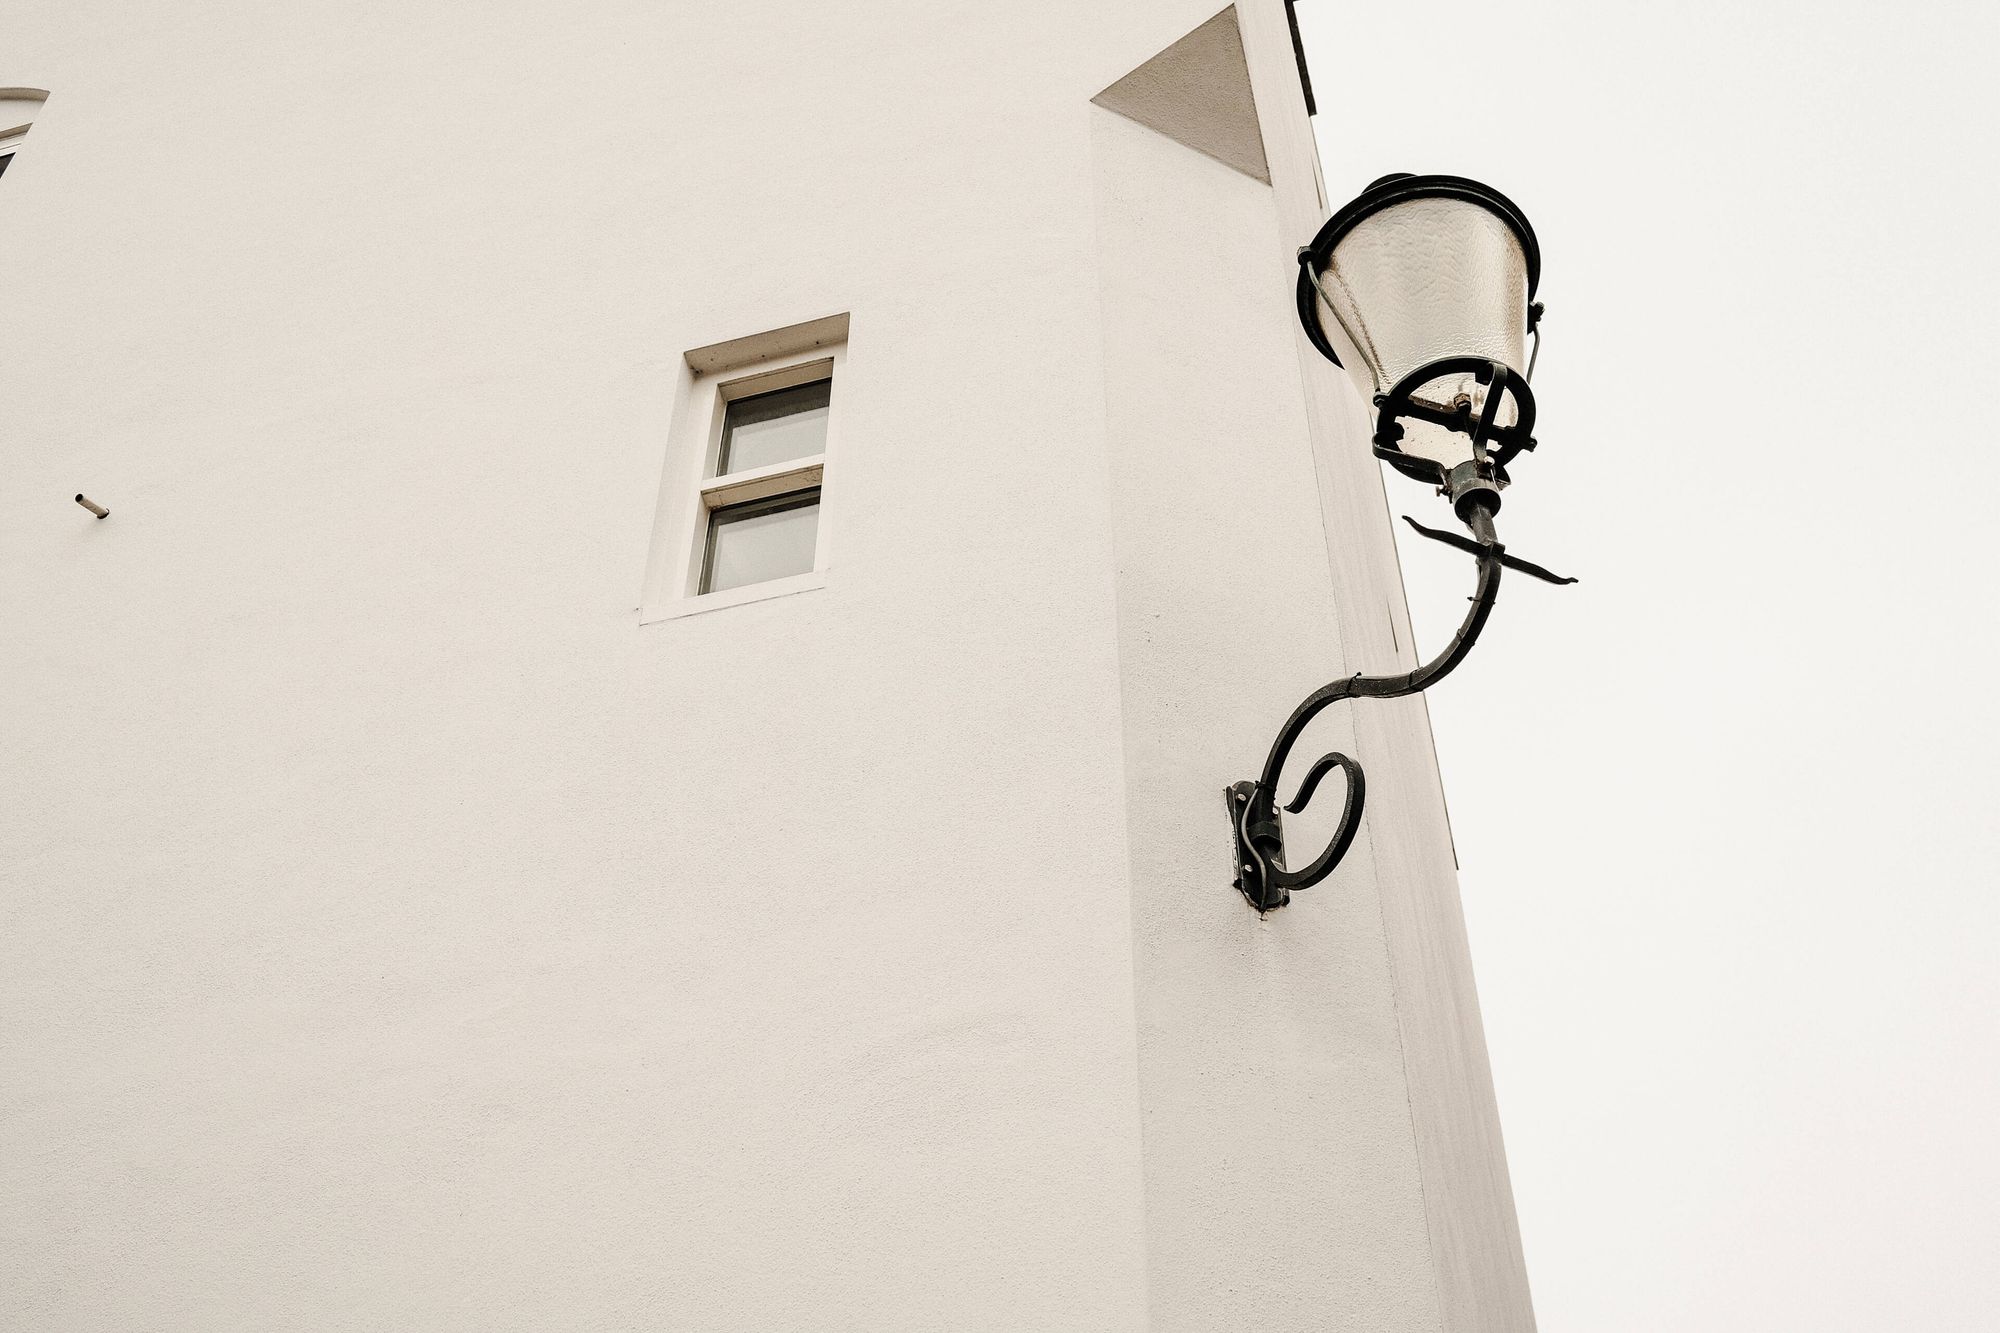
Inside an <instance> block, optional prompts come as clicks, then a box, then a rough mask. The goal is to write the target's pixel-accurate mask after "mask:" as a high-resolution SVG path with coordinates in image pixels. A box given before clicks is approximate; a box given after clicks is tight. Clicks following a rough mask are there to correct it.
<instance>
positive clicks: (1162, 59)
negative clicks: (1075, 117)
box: [1090, 5, 1271, 185]
mask: <svg viewBox="0 0 2000 1333" xmlns="http://www.w3.org/2000/svg"><path fill="white" fill-rule="evenodd" d="M1090 100H1091V101H1093V102H1095V103H1097V105H1099V106H1101V107H1103V108H1105V109H1106V110H1107V111H1116V112H1117V113H1118V114H1119V115H1121V116H1124V117H1126V118H1127V119H1128V120H1136V121H1138V122H1139V123H1140V124H1141V125H1144V126H1145V127H1146V128H1147V129H1150V130H1158V131H1159V132H1160V133H1161V134H1164V135H1166V136H1167V137H1168V138H1169V139H1173V140H1175V141H1176V142H1179V143H1183V144H1186V145H1187V146H1188V147H1189V148H1192V149H1194V150H1195V151H1196V152H1198V153H1206V154H1207V155H1208V156H1210V157H1212V158H1214V159H1215V160H1216V161H1218V162H1221V163H1223V164H1224V165H1225V166H1231V167H1234V168H1236V169H1237V170H1238V171H1240V172H1242V173H1243V174H1244V175H1246V176H1249V177H1252V178H1253V179H1256V180H1260V181H1262V182H1264V184H1266V185H1269V184H1270V183H1271V169H1270V167H1269V165H1268V164H1267V163H1266V162H1265V160H1264V134H1263V131H1262V130H1260V129H1258V127H1257V99H1256V98H1255V97H1254V96H1253V95H1252V94H1251V92H1250V66H1249V63H1248V62H1247V61H1245V60H1244V58H1243V34H1242V32H1241V31H1240V30H1239V29H1238V28H1237V26H1236V6H1235V5H1231V6H1230V7H1229V8H1227V9H1225V10H1223V11H1222V12H1221V13H1220V14H1217V15H1216V16H1215V17H1214V18H1212V19H1210V20H1209V21H1208V22H1206V23H1204V24H1202V25H1201V26H1200V27H1199V28H1196V29H1195V30H1194V31H1193V32H1191V33H1189V34H1188V35H1187V36H1185V37H1183V38H1181V39H1180V40H1179V41H1178V42H1175V43H1174V44H1173V45H1172V46H1170V47H1168V48H1167V49H1166V50H1164V51H1162V52H1160V53H1159V54H1158V55H1156V56H1154V57H1153V58H1152V59H1151V60H1148V61H1147V62H1146V63H1145V64H1143V65H1141V66H1139V68H1137V69H1135V70H1133V71H1132V72H1131V73H1130V74H1127V75H1126V76H1125V77H1124V78H1122V79H1120V80H1118V82H1116V83H1114V84H1112V85H1111V86H1110V87H1109V88H1106V89H1105V90H1104V91H1103V92H1101V93H1099V94H1098V95H1097V96H1095V97H1093V98H1091V99H1090Z"/></svg>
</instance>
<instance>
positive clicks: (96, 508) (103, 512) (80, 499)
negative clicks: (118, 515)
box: [76, 491, 111, 518]
mask: <svg viewBox="0 0 2000 1333" xmlns="http://www.w3.org/2000/svg"><path fill="white" fill-rule="evenodd" d="M76 502H77V503H78V504H80V505H82V506H83V507H84V508H85V509H88V510H89V511H90V512H91V513H93V514H95V515H97V516H98V517H99V518H110V517H111V511H110V510H109V509H106V508H105V507H104V506H103V505H101V504H96V503H94V502H93V501H92V500H91V499H90V497H89V496H87V495H85V494H84V493H83V492H82V491H78V492H77V493H76Z"/></svg>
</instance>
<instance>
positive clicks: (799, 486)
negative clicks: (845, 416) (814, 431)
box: [640, 321, 847, 624]
mask: <svg viewBox="0 0 2000 1333" xmlns="http://www.w3.org/2000/svg"><path fill="white" fill-rule="evenodd" d="M843 324H844V321H843ZM843 331H844V330H843ZM846 363H847V345H846V343H845V342H839V343H833V344H830V345H825V346H817V347H810V348H807V349H805V350H802V351H798V352H794V353H791V354H789V355H784V356H774V357H767V358H765V359H763V360H760V361H757V362H754V363H752V364H749V365H744V366H738V367H736V368H734V369H731V370H728V371H720V372H717V373H714V374H702V373H700V372H699V371H698V370H696V371H692V372H691V374H690V382H689V383H688V384H687V386H686V388H687V391H686V392H685V393H684V394H683V395H682V397H683V399H684V404H685V405H684V407H683V409H682V411H681V412H680V413H678V414H677V420H676V422H675V429H674V432H673V433H674V435H675V436H676V437H677V439H678V441H679V443H680V444H681V446H682V447H680V448H677V449H675V450H674V451H673V452H674V454H675V455H677V456H678V466H676V461H675V460H674V459H670V461H669V465H668V470H667V477H666V478H665V484H664V486H663V494H662V497H661V506H660V513H661V520H662V521H661V523H660V524H659V525H658V526H659V529H660V530H659V531H657V532H656V534H655V542H654V548H655V554H654V560H653V570H652V573H651V576H650V577H649V578H648V580H647V593H646V596H645V598H644V605H643V606H642V607H641V610H640V622H641V623H642V624H650V623H653V622H655V621H661V620H673V619H676V618H678V617H681V616H691V615H697V614H699V613H701V612H704V611H719V610H721V609H722V608H724V607H730V606H741V605H744V604H745V603H748V602H762V601H768V600H769V599H771V598H773V597H786V596H790V595H792V594H794V593H801V592H809V591H811V590H813V589H815V588H822V587H824V586H826V573H827V553H828V551H829V549H830V535H831V529H832V523H831V518H832V509H833V507H832V505H831V504H830V503H829V497H828V489H827V475H828V473H829V472H830V471H831V470H832V468H831V464H832V459H833V456H834V453H835V451H836V449H837V447H838V437H839V434H840V400H841V372H842V370H843V369H844V367H845V366H846ZM818 380H829V381H831V382H832V385H833V389H832V396H831V402H830V404H829V406H828V410H827V420H826V446H825V448H824V449H823V450H822V451H821V452H820V453H817V454H813V455H811V456H809V457H805V458H795V459H791V460H788V461H786V462H783V463H774V464H771V465H769V466H766V467H759V468H747V469H744V470H742V471H739V472H731V473H727V474H723V475H717V473H716V467H717V465H718V463H719V462H720V460H721V457H722V431H723V426H724V425H725V424H726V421H727V418H728V414H729V404H730V403H732V402H734V401H736V400H737V399H739V398H749V397H752V396H754V395H756V394H760V393H773V392H776V391H777V390H779V389H789V388H792V387H793V386H795V385H799V384H811V383H814V382H815V381H818ZM814 488H817V489H818V491H819V518H818V528H817V531H816V533H815V535H814V540H813V567H812V569H811V570H809V571H807V572H806V573H803V574H793V575H790V576H788V577H786V578H781V579H769V580H767V581H765V582H763V583H746V584H743V585H741V586H739V587H735V588H725V589H723V590H722V591H720V592H708V593H705V592H702V591H701V580H702V575H703V572H704V566H705V565H706V563H707V559H708V543H709V526H710V523H711V521H712V519H713V516H714V514H715V512H716V511H717V510H718V509H723V508H727V507H729V506H731V505H739V504H746V503H748V502H750V501H753V500H765V499H771V498H774V497H777V496H782V495H790V494H795V493H797V492H800V491H805V490H811V489H814Z"/></svg>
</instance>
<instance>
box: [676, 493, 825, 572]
mask: <svg viewBox="0 0 2000 1333" xmlns="http://www.w3.org/2000/svg"><path fill="white" fill-rule="evenodd" d="M818 538H819V492H818V491H817V490H811V491H799V492H795V493H793V494H791V495H783V496H778V497H776V498H775V499H770V500H756V501H753V502H751V503H749V504H741V505H731V506H730V507H729V508H727V509H718V510H716V511H715V513H714V514H713V515H711V516H710V518H709V520H708V560H707V563H706V564H705V565H704V566H703V568H702V573H701V590H702V591H703V592H721V591H723V590H724V589H726V588H740V587H742V586H743V585H744V584H746V583H767V582H769V581H770V580H772V579H782V578H789V577H791V576H792V575H794V574H810V573H811V572H812V567H813V546H814V543H815V542H816V541H817V540H818Z"/></svg>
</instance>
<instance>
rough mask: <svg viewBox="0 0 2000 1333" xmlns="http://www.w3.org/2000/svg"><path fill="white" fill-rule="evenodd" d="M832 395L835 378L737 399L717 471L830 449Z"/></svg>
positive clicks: (729, 414) (729, 416) (764, 464)
mask: <svg viewBox="0 0 2000 1333" xmlns="http://www.w3.org/2000/svg"><path fill="white" fill-rule="evenodd" d="M832 401H833V381H832V380H815V381H814V382H813V383H811V384H795V385H793V386H792V387H791V388H789V389H779V390H777V391H775V392H773V393H760V394H756V395H754V396H752V397H749V398H738V399H736V400H735V401H734V402H732V403H730V404H729V408H728V410H727V412H726V413H725V414H724V416H723V418H722V456H721V458H720V459H718V460H717V462H716V465H715V475H717V476H718V477H722V476H727V475H728V474H730V473H731V472H748V471H749V470H750V469H752V468H759V467H769V466H771V465H772V464H773V463H789V462H791V461H792V460H793V459H795V458H811V457H812V456H813V455H814V454H823V453H825V452H826V416H827V408H828V404H830V403H831V402H832Z"/></svg>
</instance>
